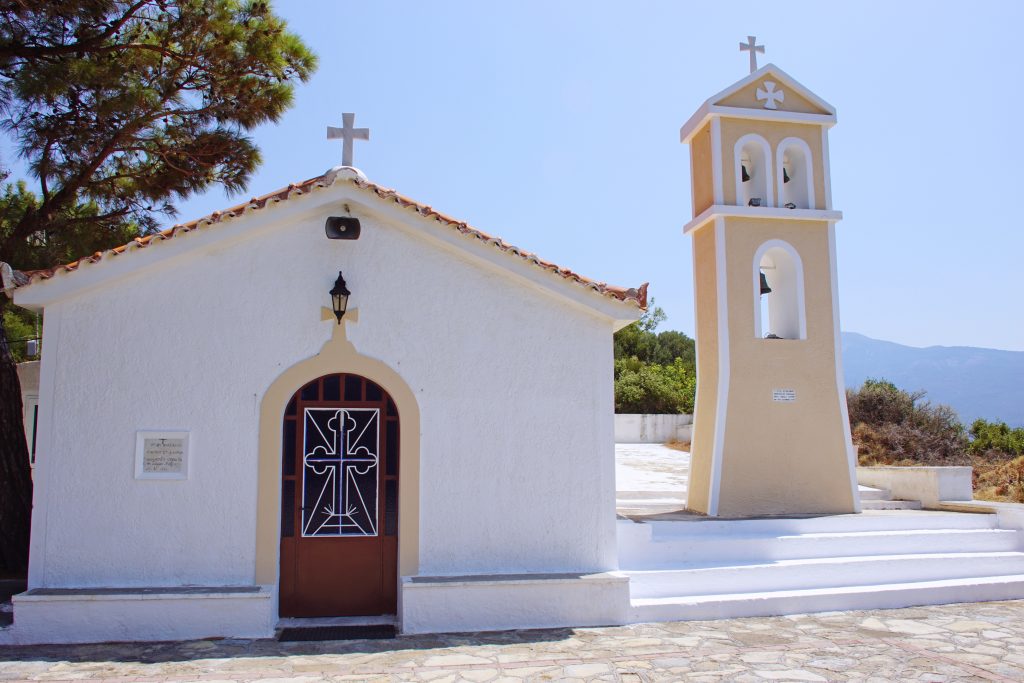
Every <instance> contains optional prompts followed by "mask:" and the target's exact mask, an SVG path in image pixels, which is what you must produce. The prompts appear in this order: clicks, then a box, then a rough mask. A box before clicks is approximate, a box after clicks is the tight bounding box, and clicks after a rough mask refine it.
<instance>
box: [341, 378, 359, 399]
mask: <svg viewBox="0 0 1024 683" xmlns="http://www.w3.org/2000/svg"><path fill="white" fill-rule="evenodd" d="M345 400H346V401H362V400H363V378H362V377H359V376H358V375H345Z"/></svg>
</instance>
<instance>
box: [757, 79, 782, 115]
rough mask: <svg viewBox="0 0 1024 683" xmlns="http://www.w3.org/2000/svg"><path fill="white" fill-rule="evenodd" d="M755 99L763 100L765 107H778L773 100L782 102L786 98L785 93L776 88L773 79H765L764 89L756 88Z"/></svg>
mask: <svg viewBox="0 0 1024 683" xmlns="http://www.w3.org/2000/svg"><path fill="white" fill-rule="evenodd" d="M757 99H759V100H764V101H765V103H764V108H765V109H778V108H779V107H778V105H776V104H775V102H776V101H778V102H784V101H785V100H786V93H784V92H782V91H781V90H776V89H775V82H774V81H765V82H764V90H761V89H760V88H758V89H757Z"/></svg>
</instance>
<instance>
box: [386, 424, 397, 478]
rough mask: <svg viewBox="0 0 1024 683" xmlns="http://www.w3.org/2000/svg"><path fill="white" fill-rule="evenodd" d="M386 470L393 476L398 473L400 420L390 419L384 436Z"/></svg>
mask: <svg viewBox="0 0 1024 683" xmlns="http://www.w3.org/2000/svg"><path fill="white" fill-rule="evenodd" d="M384 449H385V456H384V472H385V473H386V474H387V475H388V476H389V477H393V476H395V475H396V474H398V422H397V421H396V420H388V422H387V428H386V429H385V438H384Z"/></svg>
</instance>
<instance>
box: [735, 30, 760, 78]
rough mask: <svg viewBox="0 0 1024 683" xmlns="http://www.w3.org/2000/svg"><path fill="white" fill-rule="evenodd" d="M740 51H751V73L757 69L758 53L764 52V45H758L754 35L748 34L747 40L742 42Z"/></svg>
mask: <svg viewBox="0 0 1024 683" xmlns="http://www.w3.org/2000/svg"><path fill="white" fill-rule="evenodd" d="M740 52H749V53H750V73H754V72H755V71H757V53H758V52H760V53H761V54H764V45H758V44H757V38H755V37H754V36H747V42H745V43H740Z"/></svg>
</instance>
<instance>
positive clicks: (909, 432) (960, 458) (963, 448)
mask: <svg viewBox="0 0 1024 683" xmlns="http://www.w3.org/2000/svg"><path fill="white" fill-rule="evenodd" d="M924 395H925V392H923V391H916V392H907V391H903V390H902V389H898V388H897V387H896V385H894V384H893V383H892V382H887V381H885V380H874V379H869V380H867V381H865V382H864V386H862V387H861V388H860V389H859V390H857V391H853V390H847V392H846V402H847V406H848V407H849V411H850V426H851V428H852V430H853V441H854V443H856V444H857V445H858V446H859V447H860V457H859V461H860V464H861V465H881V464H912V465H969V464H970V462H971V460H970V456H969V455H968V453H967V436H966V434H965V433H964V427H963V425H962V424H960V421H959V420H958V419H957V416H956V413H955V412H954V411H953V409H952V408H950V407H949V406H944V405H932V404H931V403H929V402H928V401H923V400H922V399H923V398H924Z"/></svg>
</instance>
